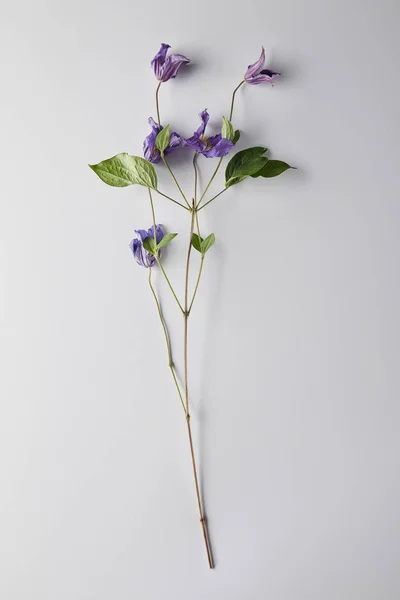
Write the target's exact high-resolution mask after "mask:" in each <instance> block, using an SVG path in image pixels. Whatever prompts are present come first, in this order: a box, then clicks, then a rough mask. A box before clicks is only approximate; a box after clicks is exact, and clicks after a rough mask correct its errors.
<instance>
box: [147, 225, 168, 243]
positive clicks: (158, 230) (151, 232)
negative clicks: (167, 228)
mask: <svg viewBox="0 0 400 600" xmlns="http://www.w3.org/2000/svg"><path fill="white" fill-rule="evenodd" d="M146 237H152V238H154V225H152V226H151V227H150V229H149V230H148V232H147V235H146ZM163 237H164V231H163V228H162V227H161V225H156V242H157V244H159V243H160V242H161V240H162V239H163Z"/></svg>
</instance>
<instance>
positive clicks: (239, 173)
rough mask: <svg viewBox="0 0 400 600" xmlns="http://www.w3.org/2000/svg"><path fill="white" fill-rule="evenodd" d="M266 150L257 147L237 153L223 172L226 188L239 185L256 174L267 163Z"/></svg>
mask: <svg viewBox="0 0 400 600" xmlns="http://www.w3.org/2000/svg"><path fill="white" fill-rule="evenodd" d="M266 152H267V148H264V147H262V146H257V147H255V148H246V149H245V150H241V151H240V152H237V153H236V154H235V155H234V156H233V157H232V158H231V160H230V161H229V163H228V166H227V167H226V171H225V181H226V184H225V185H226V187H229V186H231V185H234V184H236V183H239V182H240V181H243V179H246V177H249V176H250V175H253V174H254V173H257V172H258V171H260V170H261V169H262V167H263V166H264V165H265V164H266V162H267V161H268V159H267V157H266V156H264V154H265V153H266Z"/></svg>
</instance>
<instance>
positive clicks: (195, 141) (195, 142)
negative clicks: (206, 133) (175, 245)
mask: <svg viewBox="0 0 400 600" xmlns="http://www.w3.org/2000/svg"><path fill="white" fill-rule="evenodd" d="M182 146H189V148H193V150H196V152H203V151H204V150H205V149H206V144H205V143H204V142H202V141H201V139H200V136H199V135H198V134H197V133H195V134H194V135H192V137H190V138H187V139H184V140H182Z"/></svg>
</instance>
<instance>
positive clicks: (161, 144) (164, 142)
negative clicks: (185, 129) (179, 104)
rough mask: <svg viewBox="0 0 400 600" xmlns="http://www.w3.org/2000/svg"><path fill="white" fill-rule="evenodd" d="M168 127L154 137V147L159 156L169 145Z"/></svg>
mask: <svg viewBox="0 0 400 600" xmlns="http://www.w3.org/2000/svg"><path fill="white" fill-rule="evenodd" d="M169 136H170V133H169V125H167V126H166V127H164V128H163V129H161V131H160V133H159V134H158V135H157V137H156V146H157V148H158V149H159V151H160V152H161V154H162V153H163V152H164V150H166V148H168V145H169Z"/></svg>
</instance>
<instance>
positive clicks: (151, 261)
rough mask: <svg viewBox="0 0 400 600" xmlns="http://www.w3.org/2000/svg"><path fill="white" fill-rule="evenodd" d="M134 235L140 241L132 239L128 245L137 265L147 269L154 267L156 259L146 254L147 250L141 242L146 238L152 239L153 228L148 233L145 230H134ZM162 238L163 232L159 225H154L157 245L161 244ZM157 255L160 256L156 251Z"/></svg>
mask: <svg viewBox="0 0 400 600" xmlns="http://www.w3.org/2000/svg"><path fill="white" fill-rule="evenodd" d="M135 233H137V234H138V236H139V237H140V239H137V238H134V239H133V240H132V241H131V243H130V244H129V247H130V249H131V250H132V253H133V256H134V257H135V260H136V262H137V264H138V265H140V266H141V267H146V268H147V269H148V268H149V267H154V265H155V264H156V257H155V256H154V254H151V253H150V252H147V250H145V249H144V248H143V242H144V240H145V239H146V238H148V237H151V238H154V226H153V227H150V229H149V230H148V231H146V230H145V229H135ZM163 237H164V232H163V229H162V227H161V225H156V240H157V244H159V243H160V242H161V240H162V239H163ZM158 254H159V255H160V254H161V253H160V251H158Z"/></svg>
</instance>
